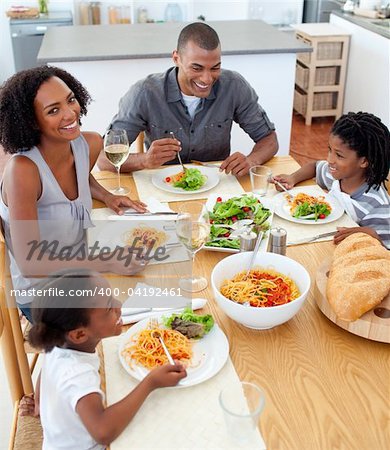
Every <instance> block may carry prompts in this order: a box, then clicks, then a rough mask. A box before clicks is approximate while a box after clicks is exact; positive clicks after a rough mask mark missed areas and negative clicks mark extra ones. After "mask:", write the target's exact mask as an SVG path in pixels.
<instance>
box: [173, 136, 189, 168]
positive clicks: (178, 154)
mask: <svg viewBox="0 0 390 450" xmlns="http://www.w3.org/2000/svg"><path fill="white" fill-rule="evenodd" d="M169 135H170V136H171V138H172V139H176V137H175V133H174V132H173V131H170V132H169ZM177 159H178V160H179V163H180V164H181V167H182V168H183V172H184V173H185V172H186V170H187V169H186V168H185V167H184V164H183V161H182V160H181V156H180V152H177Z"/></svg>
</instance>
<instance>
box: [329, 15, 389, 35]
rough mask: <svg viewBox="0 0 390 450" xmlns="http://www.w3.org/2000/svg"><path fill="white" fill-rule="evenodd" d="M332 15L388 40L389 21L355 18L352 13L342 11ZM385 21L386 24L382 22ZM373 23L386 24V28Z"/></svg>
mask: <svg viewBox="0 0 390 450" xmlns="http://www.w3.org/2000/svg"><path fill="white" fill-rule="evenodd" d="M332 14H334V15H335V16H338V17H341V18H342V19H344V20H347V21H348V22H351V23H354V24H355V25H359V26H361V27H363V28H365V29H366V30H369V31H372V32H373V33H377V34H379V35H380V36H383V37H385V38H387V39H390V25H389V23H390V19H370V18H368V17H361V16H356V15H355V14H353V13H347V12H342V11H332ZM382 21H386V22H382ZM374 22H381V23H387V24H388V25H387V27H386V26H381V25H376V24H375V23H374Z"/></svg>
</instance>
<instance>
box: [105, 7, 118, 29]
mask: <svg viewBox="0 0 390 450" xmlns="http://www.w3.org/2000/svg"><path fill="white" fill-rule="evenodd" d="M107 11H108V23H109V24H110V25H116V24H117V23H120V10H119V7H118V6H115V5H110V6H109V7H108V9H107Z"/></svg>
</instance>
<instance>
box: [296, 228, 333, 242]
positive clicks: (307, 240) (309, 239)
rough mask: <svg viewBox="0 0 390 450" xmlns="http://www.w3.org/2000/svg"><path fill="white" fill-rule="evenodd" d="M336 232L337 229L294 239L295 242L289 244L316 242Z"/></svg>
mask: <svg viewBox="0 0 390 450" xmlns="http://www.w3.org/2000/svg"><path fill="white" fill-rule="evenodd" d="M336 233H337V230H336V231H329V232H328V233H322V234H317V235H316V236H313V237H311V238H307V239H300V240H299V241H294V242H288V245H298V244H308V243H309V242H314V241H316V240H317V239H322V238H325V237H330V236H334V235H335V234H336Z"/></svg>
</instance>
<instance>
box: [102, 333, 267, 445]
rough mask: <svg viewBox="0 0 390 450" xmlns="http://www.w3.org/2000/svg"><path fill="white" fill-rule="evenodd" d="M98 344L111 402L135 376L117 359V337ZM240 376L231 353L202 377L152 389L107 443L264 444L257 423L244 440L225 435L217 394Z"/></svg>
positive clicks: (126, 389)
mask: <svg viewBox="0 0 390 450" xmlns="http://www.w3.org/2000/svg"><path fill="white" fill-rule="evenodd" d="M102 344H103V351H104V364H105V375H106V398H107V404H108V405H111V404H113V403H115V402H117V401H119V400H121V399H122V398H123V397H124V396H126V395H127V394H128V393H129V392H130V391H131V390H133V389H134V388H135V386H136V385H137V383H138V381H136V380H134V379H133V378H131V377H130V376H129V375H128V374H127V373H126V371H125V370H124V369H123V367H122V365H121V363H120V362H119V358H118V345H119V337H118V336H115V337H112V338H108V339H103V341H102ZM239 382H240V380H239V378H238V375H237V373H236V371H235V369H234V367H233V363H232V361H231V359H230V358H229V359H228V361H227V362H226V364H225V366H224V367H223V369H222V370H221V371H220V372H219V373H218V374H217V375H216V376H215V377H213V378H211V379H209V380H207V381H205V382H204V383H201V384H198V385H197V386H192V387H187V388H182V389H178V388H176V389H175V388H171V389H169V388H165V389H158V390H156V391H154V392H152V393H151V395H149V397H148V398H147V399H146V400H145V402H144V404H143V405H142V407H141V408H140V410H139V411H138V413H137V414H136V416H135V417H134V418H133V420H132V421H131V422H130V424H129V425H128V426H127V428H126V429H125V430H124V431H123V433H122V434H121V435H120V436H119V437H118V438H117V439H116V440H115V441H114V442H113V443H112V444H111V445H110V449H111V450H128V449H129V448H134V449H152V448H157V449H162V448H164V449H172V448H176V449H186V450H191V449H194V450H195V449H196V450H199V449H200V448H201V449H214V450H218V449H221V450H222V449H223V450H225V449H231V450H233V449H240V448H243V449H247V450H248V449H257V450H262V449H265V448H266V447H265V443H264V441H263V439H262V437H261V434H260V432H259V431H258V430H257V429H256V430H255V431H254V432H253V436H251V439H250V440H249V441H247V442H245V444H238V443H236V442H232V441H231V440H230V439H229V436H228V433H227V430H226V426H225V422H224V418H223V413H222V409H221V407H220V406H219V401H218V396H219V392H220V390H221V387H222V386H223V387H227V386H228V385H229V384H236V383H239ZM238 400H240V399H238Z"/></svg>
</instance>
